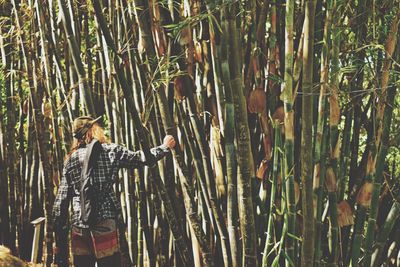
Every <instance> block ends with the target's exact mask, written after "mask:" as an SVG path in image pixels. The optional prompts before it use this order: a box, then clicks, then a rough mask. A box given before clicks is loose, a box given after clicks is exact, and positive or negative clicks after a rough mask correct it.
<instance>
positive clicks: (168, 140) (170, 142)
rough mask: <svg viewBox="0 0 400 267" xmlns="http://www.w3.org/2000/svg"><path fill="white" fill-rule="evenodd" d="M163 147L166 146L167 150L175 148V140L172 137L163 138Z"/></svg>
mask: <svg viewBox="0 0 400 267" xmlns="http://www.w3.org/2000/svg"><path fill="white" fill-rule="evenodd" d="M163 145H165V146H167V147H168V148H169V149H172V148H174V147H175V139H174V137H173V136H172V135H166V136H165V137H164V141H163Z"/></svg>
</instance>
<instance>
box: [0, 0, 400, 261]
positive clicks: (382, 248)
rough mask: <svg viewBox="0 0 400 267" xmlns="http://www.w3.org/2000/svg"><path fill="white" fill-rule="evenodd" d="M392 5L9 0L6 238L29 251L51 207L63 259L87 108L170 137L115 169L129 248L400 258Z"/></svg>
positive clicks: (132, 140)
mask: <svg viewBox="0 0 400 267" xmlns="http://www.w3.org/2000/svg"><path fill="white" fill-rule="evenodd" d="M399 19H400V2H399V1H398V0H396V1H388V0H374V1H366V0H359V1H345V0H323V1H322V0H319V1H317V0H304V1H294V0H287V1H283V0H260V1H255V0H249V1H231V0H217V1H212V0H205V1H200V0H182V1H173V0H161V1H152V0H149V1H147V0H131V1H127V0H113V1H111V0H103V1H97V0H93V1H84V0H76V1H71V0H58V1H52V0H51V1H44V0H28V1H27V0H11V1H0V49H1V53H0V59H1V63H0V68H1V72H0V209H1V210H0V243H1V244H5V245H6V246H8V247H9V248H10V249H11V251H12V252H13V253H14V254H16V255H19V256H20V257H22V258H24V259H29V257H30V249H31V241H32V234H33V230H32V227H31V225H30V223H29V222H30V221H31V220H34V219H36V218H37V217H39V216H42V215H44V216H45V217H46V223H45V231H44V233H45V234H44V238H43V243H44V246H43V248H42V249H43V252H41V255H43V260H44V262H45V264H46V266H50V264H51V263H52V262H53V245H54V244H53V242H54V240H53V229H52V224H51V209H52V202H53V201H54V196H55V193H56V190H57V186H58V184H59V179H60V173H61V171H62V166H63V159H64V157H65V155H66V154H67V153H68V150H69V148H70V144H71V141H72V137H71V127H70V126H71V122H72V121H73V119H74V118H76V117H78V116H80V115H82V114H89V115H92V116H98V115H103V118H104V125H105V127H106V129H107V131H108V133H109V136H110V138H111V140H112V141H113V142H115V143H119V144H124V145H125V146H126V147H128V148H130V149H132V150H138V149H141V150H143V151H144V153H145V154H147V153H150V152H149V151H150V150H149V149H150V147H152V146H155V145H157V144H160V142H161V140H162V137H163V136H164V135H165V134H171V135H173V136H174V137H175V139H176V140H177V145H176V147H175V148H174V149H173V151H172V153H171V155H168V156H167V157H166V158H165V159H164V160H162V161H160V162H158V164H157V165H156V166H153V167H145V168H139V169H136V170H124V171H121V174H120V176H121V179H120V180H119V181H118V182H117V184H116V186H115V190H116V192H117V194H118V197H119V198H120V200H121V203H122V207H123V218H124V223H125V226H126V228H124V227H123V226H122V228H121V229H122V230H123V231H121V239H122V240H123V241H124V243H125V242H126V243H127V246H122V247H121V249H123V250H124V252H125V254H126V255H129V259H127V261H131V263H132V264H134V265H137V266H151V267H153V266H280V265H282V266H283V265H285V266H300V265H301V266H325V265H328V266H349V265H351V266H359V265H361V266H379V265H380V264H396V263H397V264H400V256H398V255H400V254H398V253H399V248H400V244H399V242H400V233H399V229H400V228H399V227H398V226H399V225H400V220H399V215H400V203H399V201H400V187H399V181H400V180H399V179H400V178H399V175H400V172H399V171H398V170H397V169H396V167H397V166H396V164H398V157H396V156H395V155H396V152H398V151H399V150H398V149H399V144H400V138H399V135H398V131H399V127H398V125H399V124H398V123H399V122H400V120H399V114H400V111H399V110H398V109H396V107H397V106H398V105H399V104H400V100H399V96H398V94H397V92H398V91H399V88H400V86H399V78H400V75H399V73H400V72H399V71H400V65H399V62H400V44H399V41H400V40H399V38H400V34H399V33H398V27H399ZM396 132H397V134H396ZM396 159H397V162H396Z"/></svg>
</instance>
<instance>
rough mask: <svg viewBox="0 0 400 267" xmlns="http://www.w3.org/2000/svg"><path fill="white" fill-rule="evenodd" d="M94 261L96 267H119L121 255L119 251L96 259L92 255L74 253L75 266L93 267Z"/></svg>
mask: <svg viewBox="0 0 400 267" xmlns="http://www.w3.org/2000/svg"><path fill="white" fill-rule="evenodd" d="M96 262H97V266H98V267H110V266H113V267H119V266H121V255H120V254H119V253H114V255H112V256H108V257H104V258H101V259H96V257H95V256H92V255H86V256H79V255H74V266H75V267H94V266H95V263H96Z"/></svg>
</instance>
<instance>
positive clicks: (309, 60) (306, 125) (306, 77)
mask: <svg viewBox="0 0 400 267" xmlns="http://www.w3.org/2000/svg"><path fill="white" fill-rule="evenodd" d="M315 4H316V1H315V0H308V1H306V13H305V20H304V27H305V31H304V51H303V81H302V92H303V96H302V117H301V123H302V131H301V164H302V168H301V178H302V187H303V189H302V198H301V199H302V211H303V244H302V251H301V265H302V266H311V265H312V263H313V256H314V255H313V251H314V212H313V210H314V208H313V205H310V203H312V201H313V190H312V183H313V181H312V171H313V168H312V158H313V156H312V150H311V151H310V148H311V147H313V144H312V125H313V112H312V107H313V104H312V103H313V99H312V96H311V95H310V94H312V92H313V90H312V88H313V84H312V82H313V55H314V53H313V51H314V49H313V48H314V14H315Z"/></svg>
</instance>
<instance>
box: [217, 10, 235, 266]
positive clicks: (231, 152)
mask: <svg viewBox="0 0 400 267" xmlns="http://www.w3.org/2000/svg"><path fill="white" fill-rule="evenodd" d="M228 26H229V25H228V21H227V20H226V19H225V18H223V19H222V22H221V28H222V29H223V32H224V34H223V35H222V36H221V38H222V41H221V43H222V44H221V47H226V48H227V49H221V58H222V62H221V75H222V83H223V84H224V89H225V90H224V93H225V126H224V129H225V132H224V133H225V136H224V137H225V155H226V176H227V178H226V179H227V185H228V194H227V198H228V199H227V220H228V234H229V243H230V246H231V256H232V266H233V267H236V266H240V251H239V249H240V248H239V244H238V243H239V242H238V241H239V238H238V231H237V230H238V209H237V207H238V202H237V159H236V151H235V144H234V140H235V130H234V129H235V114H234V113H235V110H234V104H233V96H232V87H231V78H230V73H229V62H228V52H229V51H230V48H229V46H230V42H229V35H228V33H229V30H228Z"/></svg>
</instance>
